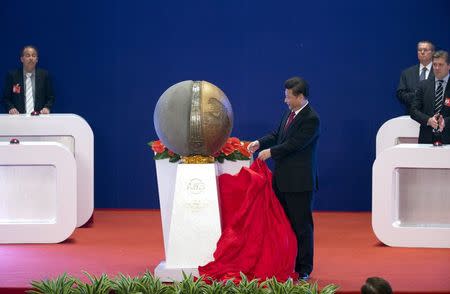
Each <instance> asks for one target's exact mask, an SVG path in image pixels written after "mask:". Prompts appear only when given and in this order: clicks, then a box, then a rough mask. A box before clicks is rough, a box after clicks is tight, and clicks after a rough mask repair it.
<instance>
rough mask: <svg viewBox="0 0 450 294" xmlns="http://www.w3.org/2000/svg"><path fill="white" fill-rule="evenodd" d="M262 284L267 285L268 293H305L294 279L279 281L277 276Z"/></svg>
mask: <svg viewBox="0 0 450 294" xmlns="http://www.w3.org/2000/svg"><path fill="white" fill-rule="evenodd" d="M261 286H263V287H266V289H267V290H268V293H273V294H301V293H303V292H302V291H301V289H300V288H299V287H296V285H295V284H294V281H293V280H292V279H288V280H287V281H286V282H284V283H281V282H278V281H277V279H276V278H271V279H267V280H266V281H264V282H263V283H261Z"/></svg>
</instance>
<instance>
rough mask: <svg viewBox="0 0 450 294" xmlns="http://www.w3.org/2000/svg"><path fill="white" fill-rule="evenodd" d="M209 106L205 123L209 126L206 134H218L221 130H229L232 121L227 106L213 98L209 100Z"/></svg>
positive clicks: (205, 112)
mask: <svg viewBox="0 0 450 294" xmlns="http://www.w3.org/2000/svg"><path fill="white" fill-rule="evenodd" d="M207 106H208V107H207V109H206V110H205V111H204V114H205V116H204V122H203V123H204V125H205V126H207V128H206V132H208V133H216V132H220V130H227V129H228V128H229V127H230V119H229V117H228V115H227V109H226V107H225V105H223V104H222V102H221V101H220V100H219V99H217V98H215V97H211V98H209V99H208V104H207Z"/></svg>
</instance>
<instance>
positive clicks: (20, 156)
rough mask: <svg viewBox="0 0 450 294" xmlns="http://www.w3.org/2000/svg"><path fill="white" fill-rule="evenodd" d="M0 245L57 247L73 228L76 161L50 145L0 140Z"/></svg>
mask: <svg viewBox="0 0 450 294" xmlns="http://www.w3.org/2000/svg"><path fill="white" fill-rule="evenodd" d="M0 155H1V156H0V187H1V188H0V243H58V242H61V241H64V240H65V239H67V238H68V237H69V236H70V235H71V234H72V232H73V231H74V230H75V227H76V224H77V214H76V212H77V210H76V207H77V195H76V163H75V159H74V157H73V154H72V153H71V152H70V151H69V150H68V149H67V148H66V147H65V146H63V145H61V144H59V143H55V142H24V143H20V144H10V143H5V142H0Z"/></svg>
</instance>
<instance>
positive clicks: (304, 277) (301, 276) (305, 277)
mask: <svg viewBox="0 0 450 294" xmlns="http://www.w3.org/2000/svg"><path fill="white" fill-rule="evenodd" d="M298 279H299V280H300V281H308V280H309V274H307V273H299V274H298Z"/></svg>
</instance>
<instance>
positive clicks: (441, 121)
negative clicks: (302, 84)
mask: <svg viewBox="0 0 450 294" xmlns="http://www.w3.org/2000/svg"><path fill="white" fill-rule="evenodd" d="M438 123H439V131H440V132H442V131H443V130H444V128H445V120H444V117H443V116H442V114H441V115H439V119H438Z"/></svg>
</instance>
